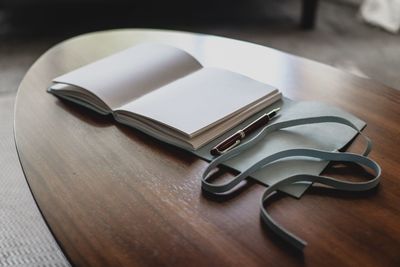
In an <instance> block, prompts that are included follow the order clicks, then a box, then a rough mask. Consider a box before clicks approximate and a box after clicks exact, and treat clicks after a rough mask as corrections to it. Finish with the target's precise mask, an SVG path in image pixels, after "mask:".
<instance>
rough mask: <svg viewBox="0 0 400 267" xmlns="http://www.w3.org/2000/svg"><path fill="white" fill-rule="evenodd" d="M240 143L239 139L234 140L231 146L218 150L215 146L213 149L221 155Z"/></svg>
mask: <svg viewBox="0 0 400 267" xmlns="http://www.w3.org/2000/svg"><path fill="white" fill-rule="evenodd" d="M239 144H240V140H236V142H235V143H233V144H232V145H231V146H229V147H227V148H225V149H224V150H222V151H221V150H219V149H218V147H216V148H215V150H216V151H217V153H218V154H220V155H222V154H224V153H226V152H227V151H228V150H231V149H232V148H234V147H235V146H237V145H239Z"/></svg>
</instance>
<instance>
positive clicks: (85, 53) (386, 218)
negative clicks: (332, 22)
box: [15, 29, 400, 266]
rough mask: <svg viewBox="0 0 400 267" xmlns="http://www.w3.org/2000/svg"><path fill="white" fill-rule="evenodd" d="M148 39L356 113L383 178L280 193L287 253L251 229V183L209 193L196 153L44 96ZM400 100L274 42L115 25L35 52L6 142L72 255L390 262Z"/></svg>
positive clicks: (398, 199) (255, 188)
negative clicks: (288, 235)
mask: <svg viewBox="0 0 400 267" xmlns="http://www.w3.org/2000/svg"><path fill="white" fill-rule="evenodd" d="M148 41H152V42H153V41H154V42H163V43H168V44H172V45H175V46H178V47H181V48H184V49H186V50H188V51H189V52H190V53H192V54H193V55H194V56H196V57H197V58H198V59H199V60H200V61H201V62H202V63H203V64H204V65H205V66H218V67H222V68H227V69H230V70H233V71H237V72H241V73H243V74H246V75H248V76H250V77H252V78H255V79H258V80H261V81H263V82H265V83H268V84H271V85H273V86H276V87H277V88H279V89H280V90H281V91H282V92H283V93H284V95H285V96H287V97H289V98H292V99H295V100H301V99H308V100H320V101H325V102H328V103H330V104H334V105H337V106H339V107H341V108H343V109H345V110H347V111H349V112H352V113H353V114H355V115H356V116H359V117H360V118H362V119H364V120H365V121H366V122H367V123H368V126H367V129H366V130H365V132H366V134H367V135H368V136H369V137H370V138H371V139H372V140H373V141H374V143H375V147H374V150H373V152H372V154H371V157H372V158H373V159H375V160H377V161H378V162H379V163H380V164H381V167H382V169H383V174H382V183H381V185H380V187H379V188H378V189H377V190H373V191H371V192H367V193H361V194H354V193H338V192H335V191H333V190H329V189H326V188H322V189H321V188H320V189H316V188H312V189H310V190H309V191H308V194H306V195H305V196H304V197H302V198H301V200H296V199H293V198H290V197H277V198H276V199H275V201H273V202H272V203H271V204H270V205H269V206H268V210H269V211H270V214H271V215H272V216H273V218H274V219H276V220H277V221H279V222H280V223H281V224H282V225H284V226H285V227H287V228H288V229H289V230H291V231H293V232H294V233H296V234H298V235H299V236H301V237H302V238H304V239H305V240H307V241H308V244H309V245H308V247H307V248H306V249H305V251H304V254H300V253H296V252H295V251H293V250H291V249H290V248H289V247H288V246H287V245H286V244H285V243H284V242H282V241H281V240H280V239H279V238H277V237H276V236H274V235H273V234H272V233H271V232H270V231H269V230H268V229H265V228H264V227H263V226H262V224H261V221H260V217H259V200H260V197H261V194H262V192H263V191H264V187H263V186H262V185H260V184H257V183H254V182H251V181H250V182H249V183H248V184H247V185H246V186H245V187H244V188H242V189H241V190H240V192H236V193H235V194H233V195H230V196H225V197H221V198H215V197H211V196H209V195H207V194H205V193H202V190H201V185H200V175H201V173H202V171H203V170H204V169H205V167H206V165H207V164H206V162H204V161H202V160H200V159H197V158H195V157H194V156H193V155H191V154H189V153H187V152H184V151H181V150H178V149H175V148H173V147H171V146H168V145H164V144H162V143H161V142H158V141H156V140H154V139H152V138H150V137H148V136H146V135H144V134H142V133H140V132H138V131H136V130H134V129H131V128H127V127H125V126H122V125H119V124H117V123H115V122H114V121H113V119H112V118H110V117H104V116H101V115H98V114H96V113H94V112H91V111H88V110H87V109H85V108H81V107H78V106H77V105H74V104H71V103H67V102H65V101H60V100H59V99H57V98H55V97H54V96H52V95H50V94H48V93H46V88H47V87H48V86H49V85H50V84H51V80H52V79H53V78H54V77H56V76H58V75H60V74H63V73H66V72H68V71H70V70H73V69H75V68H77V67H79V66H82V65H85V64H87V63H90V62H92V61H94V60H96V59H98V58H101V57H104V56H106V55H110V54H112V53H115V52H116V51H120V50H122V49H125V48H128V47H130V46H133V45H135V44H138V43H142V42H148ZM399 103H400V92H399V91H396V90H394V89H390V88H387V87H385V86H383V85H380V84H377V83H375V82H373V81H371V80H368V79H363V78H359V77H355V76H352V75H350V74H347V73H344V72H341V71H338V70H336V69H334V68H331V67H329V66H326V65H322V64H319V63H316V62H313V61H310V60H306V59H303V58H299V57H295V56H292V55H288V54H286V53H282V52H279V51H277V50H274V49H271V48H267V47H263V46H259V45H255V44H251V43H247V42H241V41H237V40H231V39H227V38H220V37H215V36H207V35H198V34H190V33H183V32H174V31H160V30H144V29H140V30H115V31H106V32H97V33H91V34H86V35H82V36H78V37H76V38H72V39H69V40H67V41H65V42H62V43H60V44H58V45H56V46H55V47H53V48H51V49H50V50H48V51H47V52H46V53H45V54H44V55H43V56H41V57H40V58H39V59H38V60H37V61H36V62H35V64H34V65H33V66H32V67H31V69H30V70H29V71H28V73H27V74H26V76H25V78H24V79H23V81H22V82H21V85H20V87H19V91H18V95H17V100H16V109H15V140H16V144H17V149H18V153H19V157H20V161H21V165H22V167H23V170H24V172H25V175H26V178H27V181H28V183H29V186H30V188H31V190H32V193H33V195H34V198H35V200H36V202H37V204H38V206H39V208H40V210H41V212H42V214H43V216H44V218H45V220H46V222H47V223H48V226H49V227H50V229H51V231H52V233H53V234H54V236H55V238H56V240H57V241H58V243H59V245H60V246H61V248H62V250H63V251H64V253H65V254H66V256H67V257H68V259H69V260H70V261H71V263H73V265H75V266H300V265H309V266H322V265H323V266H349V265H353V266H398V264H399V263H400V227H399V226H400V224H399V222H400V205H399V204H400V194H399V192H400V185H399V184H400V179H399V177H398V173H399V172H400V167H399V166H400V162H399V157H398V151H400V145H399V142H398V141H399V134H400V127H399V122H400V112H399V109H400V106H399V105H400V104H399ZM328 171H329V170H328ZM350 172H351V168H350Z"/></svg>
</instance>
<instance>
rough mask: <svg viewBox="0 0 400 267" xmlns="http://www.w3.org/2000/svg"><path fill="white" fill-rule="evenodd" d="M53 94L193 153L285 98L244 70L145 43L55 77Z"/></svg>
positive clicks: (177, 49)
mask: <svg viewBox="0 0 400 267" xmlns="http://www.w3.org/2000/svg"><path fill="white" fill-rule="evenodd" d="M53 82H55V84H54V85H52V86H51V87H50V88H49V89H48V91H49V92H50V93H52V94H54V95H56V96H59V97H61V98H64V99H68V100H70V101H73V102H75V103H78V104H81V105H83V106H86V107H88V108H91V109H93V110H95V111H97V112H99V113H101V114H110V113H111V114H113V116H114V118H115V120H117V121H118V122H121V123H123V124H127V125H129V126H132V127H135V128H137V129H139V130H141V131H143V132H145V133H147V134H149V135H151V136H153V137H156V138H158V139H160V140H163V141H165V142H167V143H170V144H173V145H176V146H179V147H181V148H185V149H189V150H196V149H198V148H200V147H202V146H203V145H205V144H207V143H209V142H210V141H212V140H214V139H215V138H216V137H218V136H220V135H222V134H223V133H225V132H227V131H228V130H229V129H231V128H233V127H234V126H236V125H238V124H239V123H241V122H243V121H244V120H245V119H246V118H249V117H250V116H252V115H254V114H255V113H257V112H259V111H261V110H263V109H265V108H266V107H268V106H270V105H272V104H273V103H275V102H276V101H278V100H280V99H281V94H280V92H279V91H278V90H277V89H276V88H274V87H271V86H269V85H266V84H263V83H261V82H258V81H255V80H253V79H251V78H249V77H246V76H244V75H241V74H238V73H234V72H231V71H228V70H224V69H219V68H210V67H203V66H202V65H201V64H200V63H199V62H198V61H197V60H196V59H195V58H194V57H193V56H192V55H190V54H188V53H187V52H185V51H183V50H181V49H179V48H176V47H172V46H168V45H164V44H141V45H138V46H134V47H132V48H129V49H127V50H124V51H122V52H119V53H117V54H114V55H111V56H109V57H106V58H104V59H101V60H99V61H96V62H94V63H91V64H89V65H86V66H83V67H81V68H79V69H77V70H74V71H72V72H69V73H67V74H65V75H62V76H60V77H57V78H55V79H54V80H53Z"/></svg>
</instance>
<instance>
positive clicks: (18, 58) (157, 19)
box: [0, 0, 400, 266]
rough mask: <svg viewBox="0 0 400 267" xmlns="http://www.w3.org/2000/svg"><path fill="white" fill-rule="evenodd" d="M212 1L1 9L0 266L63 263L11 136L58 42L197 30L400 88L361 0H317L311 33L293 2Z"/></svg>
mask: <svg viewBox="0 0 400 267" xmlns="http://www.w3.org/2000/svg"><path fill="white" fill-rule="evenodd" d="M172 2H173V1H172ZM178 2H180V3H183V1H180V0H179V1H178ZM191 2H193V1H191ZM214 2H218V3H219V4H218V6H208V5H207V4H206V5H202V6H196V5H189V6H185V8H186V9H187V10H189V11H190V12H187V14H182V11H181V10H182V8H180V6H175V7H172V8H171V7H169V11H171V12H172V15H170V16H167V15H166V14H168V12H159V13H150V11H149V10H154V9H152V8H151V5H150V7H148V8H147V9H146V7H142V8H139V9H137V10H136V9H128V10H127V9H119V10H118V9H113V10H111V13H107V12H109V11H110V10H109V9H107V8H106V9H105V10H103V9H91V8H89V9H85V8H82V9H79V10H77V9H76V8H75V9H74V8H70V7H68V8H67V9H66V10H67V11H63V10H64V9H60V8H55V9H51V10H49V9H43V8H36V9H28V10H22V11H21V10H16V11H15V10H14V12H11V13H10V12H7V13H5V12H3V13H1V12H2V11H1V10H0V125H1V127H0V148H1V157H0V159H1V161H0V165H1V166H0V168H1V169H2V170H3V171H2V172H0V203H1V204H0V205H1V206H0V225H2V228H1V227H0V266H43V265H46V266H65V265H68V263H67V262H66V260H65V259H64V258H63V256H62V254H61V253H60V250H59V249H58V247H57V245H56V243H55V241H54V239H52V237H51V235H50V232H49V231H48V229H47V228H46V226H45V224H44V222H43V220H42V219H41V217H40V213H39V211H38V210H37V208H36V206H35V204H34V202H33V199H32V196H31V195H30V191H29V188H28V187H27V185H26V182H25V180H24V177H23V174H22V172H21V169H20V165H19V163H18V161H17V156H16V151H15V148H14V144H13V138H12V105H13V99H14V96H15V93H16V90H17V87H18V84H19V82H20V80H21V79H22V77H23V76H24V74H25V72H26V71H27V70H28V68H29V66H30V65H31V64H32V63H33V62H34V60H35V59H37V58H38V57H39V56H40V55H41V54H42V53H43V52H45V51H46V50H47V49H48V48H50V47H51V46H52V45H54V44H56V43H58V42H59V41H61V40H64V39H66V38H69V37H71V36H74V35H78V34H81V33H85V32H89V31H94V30H103V29H112V28H121V27H123V28H134V27H141V28H161V29H174V30H184V31H193V32H201V33H207V34H215V35H222V36H226V37H231V38H235V39H242V40H247V41H250V42H255V43H258V44H262V45H266V46H270V47H274V48H277V49H279V50H283V51H286V52H289V53H292V54H295V55H299V56H302V57H306V58H310V59H314V60H317V61H320V62H323V63H326V64H329V65H332V66H335V67H338V68H340V69H343V70H345V71H349V72H352V73H354V74H356V75H361V76H369V77H371V78H372V79H374V80H377V81H380V82H382V83H384V84H386V85H389V86H391V87H394V88H400V75H399V70H400V36H399V35H392V34H389V33H386V32H383V31H381V30H379V29H376V28H373V27H370V26H367V25H365V24H363V23H362V22H361V21H360V19H358V18H357V13H358V7H357V5H356V4H355V3H357V2H360V0H341V1H339V0H336V1H334V0H330V1H328V0H325V1H323V0H321V1H320V5H319V10H318V11H319V14H318V21H317V27H316V29H315V30H313V31H303V30H300V29H299V27H298V20H299V15H300V1H299V0H281V1H278V0H274V1H272V0H270V1H264V0H257V1H255V0H254V1H251V5H248V4H247V3H249V2H250V1H245V0H243V1H235V5H234V8H233V9H232V10H231V9H228V8H227V5H229V3H230V2H233V1H227V0H223V1H221V2H219V1H213V2H212V3H214ZM236 2H239V4H237V3H236ZM201 3H204V1H202V2H201ZM206 3H207V1H206ZM210 3H211V2H210ZM164 5H165V4H164ZM166 8H167V7H166ZM208 9H210V10H212V12H211V11H210V10H208ZM160 10H163V9H160ZM85 12H90V14H91V16H87V14H86V13H85ZM107 14H108V15H107ZM321 90H323V88H321Z"/></svg>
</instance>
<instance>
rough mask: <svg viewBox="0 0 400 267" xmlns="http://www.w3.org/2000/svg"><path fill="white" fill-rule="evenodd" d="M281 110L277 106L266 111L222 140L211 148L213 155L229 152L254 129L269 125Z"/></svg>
mask: <svg viewBox="0 0 400 267" xmlns="http://www.w3.org/2000/svg"><path fill="white" fill-rule="evenodd" d="M279 110H280V108H276V109H273V110H271V111H270V112H268V113H265V114H264V115H262V116H261V117H259V118H258V119H256V120H254V121H253V122H252V123H250V124H249V125H247V126H246V127H244V128H243V129H241V130H239V131H237V132H236V133H234V134H232V135H231V136H229V137H228V138H226V139H225V140H223V141H222V142H220V143H219V144H218V145H216V146H215V147H213V149H211V151H210V153H211V155H213V156H218V155H221V154H223V153H225V152H227V151H228V150H230V149H232V148H234V147H235V146H237V145H238V144H240V142H241V141H242V140H243V139H244V138H245V137H246V136H248V135H249V134H251V133H253V132H254V131H256V130H258V129H260V128H261V127H263V126H265V125H267V124H268V122H269V121H270V120H271V119H272V118H274V117H275V116H276V115H277V114H278V111H279Z"/></svg>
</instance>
